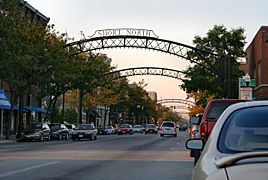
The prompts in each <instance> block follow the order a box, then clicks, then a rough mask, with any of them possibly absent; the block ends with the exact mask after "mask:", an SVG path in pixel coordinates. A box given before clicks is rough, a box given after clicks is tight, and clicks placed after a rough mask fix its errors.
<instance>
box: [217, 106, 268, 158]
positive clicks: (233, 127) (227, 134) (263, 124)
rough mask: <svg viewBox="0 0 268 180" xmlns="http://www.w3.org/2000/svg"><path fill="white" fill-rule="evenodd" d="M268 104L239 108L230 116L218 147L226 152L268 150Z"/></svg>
mask: <svg viewBox="0 0 268 180" xmlns="http://www.w3.org/2000/svg"><path fill="white" fill-rule="evenodd" d="M267 117H268V106H259V107H252V108H244V109H240V110H237V111H236V112H234V113H232V114H231V116H229V117H228V119H227V120H226V123H225V124H224V126H223V129H222V132H221V134H220V139H219V143H218V147H219V149H220V151H221V152H224V153H237V152H244V151H267V150H268V119H267Z"/></svg>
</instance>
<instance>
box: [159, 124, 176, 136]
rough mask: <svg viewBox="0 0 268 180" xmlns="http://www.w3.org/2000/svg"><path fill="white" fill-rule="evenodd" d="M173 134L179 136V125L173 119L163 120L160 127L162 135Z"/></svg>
mask: <svg viewBox="0 0 268 180" xmlns="http://www.w3.org/2000/svg"><path fill="white" fill-rule="evenodd" d="M164 135H173V136H174V137H177V127H176V124H175V123H174V122H173V121H163V122H162V125H161V127H160V136H161V137H163V136H164Z"/></svg>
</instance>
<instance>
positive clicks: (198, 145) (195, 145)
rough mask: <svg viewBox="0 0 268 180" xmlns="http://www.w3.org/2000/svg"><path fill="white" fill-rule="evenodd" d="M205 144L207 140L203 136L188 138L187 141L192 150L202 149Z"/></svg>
mask: <svg viewBox="0 0 268 180" xmlns="http://www.w3.org/2000/svg"><path fill="white" fill-rule="evenodd" d="M204 146H205V140H204V139H202V138H195V139H188V140H187V141H186V143H185V147H186V148H187V149H190V150H199V151H202V150H203V148H204Z"/></svg>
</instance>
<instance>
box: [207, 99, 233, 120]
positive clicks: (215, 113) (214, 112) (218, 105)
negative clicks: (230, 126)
mask: <svg viewBox="0 0 268 180" xmlns="http://www.w3.org/2000/svg"><path fill="white" fill-rule="evenodd" d="M233 103H234V102H213V108H211V109H210V111H209V112H208V115H207V119H209V120H215V121H217V120H218V118H219V117H220V116H221V114H222V113H223V111H224V110H225V109H226V108H227V107H228V106H230V105H231V104H233Z"/></svg>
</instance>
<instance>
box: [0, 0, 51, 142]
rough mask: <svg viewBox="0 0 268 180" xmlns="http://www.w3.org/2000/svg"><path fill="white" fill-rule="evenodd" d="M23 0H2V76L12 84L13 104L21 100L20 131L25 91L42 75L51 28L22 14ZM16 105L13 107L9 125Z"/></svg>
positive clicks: (1, 77)
mask: <svg viewBox="0 0 268 180" xmlns="http://www.w3.org/2000/svg"><path fill="white" fill-rule="evenodd" d="M19 3H20V1H17V0H10V1H7V0H1V1H0V7H1V9H0V13H1V14H0V52H1V53H0V62H1V66H0V79H2V80H4V81H5V82H6V83H7V84H8V87H9V92H10V102H11V106H12V107H14V105H16V104H17V103H18V102H19V105H20V111H19V123H18V124H19V128H18V129H19V132H18V134H20V129H21V128H20V126H21V124H22V105H23V97H22V95H23V92H24V91H25V90H26V89H27V88H29V87H30V86H31V85H33V84H34V82H35V81H36V80H37V79H38V78H39V77H40V75H42V72H41V71H40V68H39V67H38V64H39V63H40V61H41V59H40V56H42V54H43V52H44V37H45V35H46V33H47V30H46V29H45V28H44V27H43V25H41V24H38V23H37V24H34V23H30V22H29V19H28V17H25V16H23V15H22V13H23V10H22V9H21V7H20V4H19ZM12 115H13V108H11V111H9V121H8V123H7V124H8V127H7V130H8V131H7V132H6V138H8V137H9V129H10V122H11V118H12V117H11V116H12Z"/></svg>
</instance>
